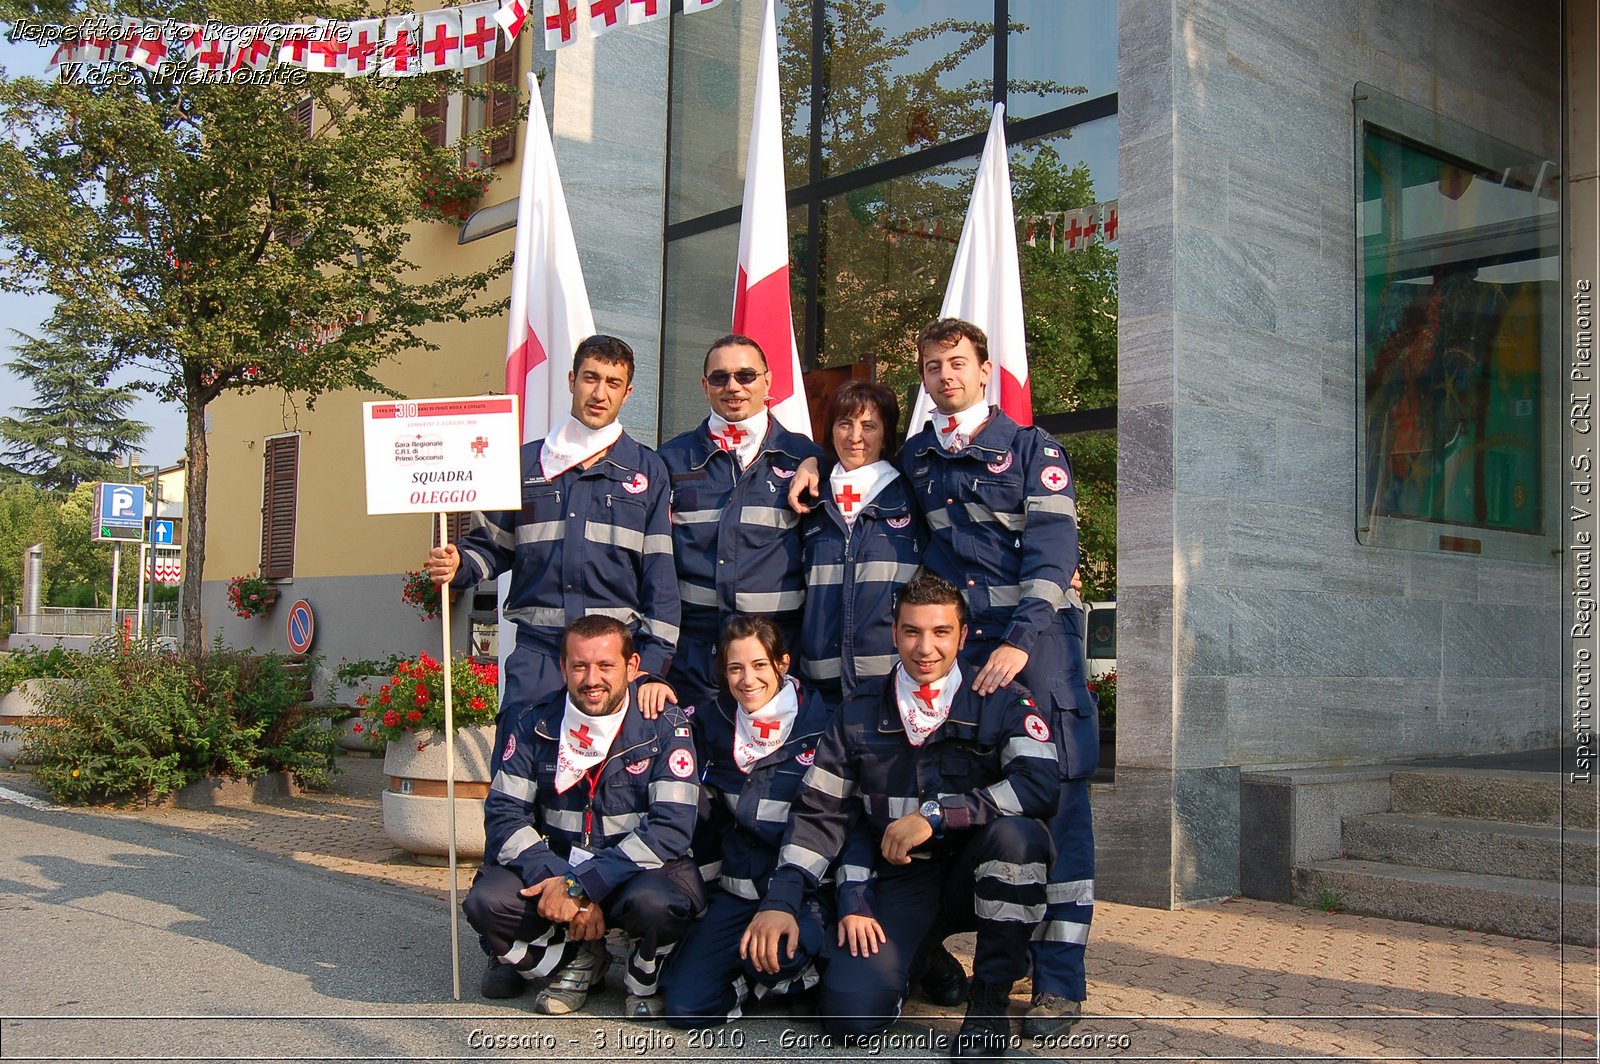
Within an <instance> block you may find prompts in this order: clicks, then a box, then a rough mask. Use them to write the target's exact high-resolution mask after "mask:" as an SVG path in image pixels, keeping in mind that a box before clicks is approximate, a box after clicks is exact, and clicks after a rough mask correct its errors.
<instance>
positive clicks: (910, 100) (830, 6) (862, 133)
mask: <svg viewBox="0 0 1600 1064" xmlns="http://www.w3.org/2000/svg"><path fill="white" fill-rule="evenodd" d="M824 17H825V18H826V20H827V21H826V24H825V26H824V39H825V42H826V44H825V47H826V49H827V66H826V67H825V70H826V74H827V81H826V84H825V85H824V88H823V92H824V94H825V95H824V98H823V115H822V169H823V175H822V176H826V175H831V174H842V173H847V172H849V171H851V170H855V169H858V168H860V167H863V166H868V165H870V164H872V163H880V162H884V161H885V160H888V159H895V158H899V157H900V156H902V155H907V154H910V153H911V152H915V151H919V150H921V149H923V148H926V147H929V146H930V145H934V144H942V143H945V142H946V141H949V140H954V139H956V138H958V137H964V136H966V135H968V134H970V133H982V132H983V131H984V129H985V128H987V126H988V122H989V114H990V111H991V109H992V107H993V99H994V7H993V5H992V4H989V3H974V2H973V0H891V2H889V3H883V2H881V0H827V7H826V9H825V16H824ZM807 32H809V27H808V29H807ZM798 43H799V42H790V41H788V40H785V41H784V42H781V43H780V47H793V46H795V45H796V44H798Z"/></svg>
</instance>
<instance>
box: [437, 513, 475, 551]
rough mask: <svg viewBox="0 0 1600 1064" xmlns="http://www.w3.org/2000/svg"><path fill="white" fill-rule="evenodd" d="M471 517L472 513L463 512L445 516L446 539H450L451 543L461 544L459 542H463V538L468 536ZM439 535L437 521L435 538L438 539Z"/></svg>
mask: <svg viewBox="0 0 1600 1064" xmlns="http://www.w3.org/2000/svg"><path fill="white" fill-rule="evenodd" d="M471 516H472V514H471V512H470V511H462V512H461V513H453V514H446V515H445V519H444V534H445V538H446V539H448V540H449V541H450V542H451V543H459V542H461V537H462V536H464V535H466V534H467V529H468V528H470V527H471V526H470V525H468V523H467V519H468V518H470V517H471ZM438 535H439V526H438V522H437V521H435V522H434V528H433V538H434V539H437V538H438Z"/></svg>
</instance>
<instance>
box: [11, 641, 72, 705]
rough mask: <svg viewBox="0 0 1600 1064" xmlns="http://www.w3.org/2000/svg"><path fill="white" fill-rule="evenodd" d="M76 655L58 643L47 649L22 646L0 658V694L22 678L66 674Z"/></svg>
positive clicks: (15, 684) (33, 678) (31, 678)
mask: <svg viewBox="0 0 1600 1064" xmlns="http://www.w3.org/2000/svg"><path fill="white" fill-rule="evenodd" d="M77 657H78V655H77V654H76V653H74V652H73V651H70V650H64V649H62V647H61V646H60V645H59V644H58V645H56V646H53V647H51V648H50V649H49V650H40V649H38V648H37V647H23V648H22V649H21V650H18V651H16V652H15V653H12V654H8V655H7V656H6V657H5V658H4V659H3V660H0V694H5V693H6V692H7V691H9V690H11V689H12V688H13V687H15V686H17V684H19V683H21V682H22V681H23V680H36V679H40V678H42V677H62V676H66V675H68V672H69V670H70V669H71V668H72V665H73V662H74V661H75V660H76V659H77Z"/></svg>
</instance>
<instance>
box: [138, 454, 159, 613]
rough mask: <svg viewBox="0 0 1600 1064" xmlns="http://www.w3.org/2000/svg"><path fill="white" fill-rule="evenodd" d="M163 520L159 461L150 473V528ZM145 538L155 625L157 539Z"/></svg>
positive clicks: (142, 597)
mask: <svg viewBox="0 0 1600 1064" xmlns="http://www.w3.org/2000/svg"><path fill="white" fill-rule="evenodd" d="M159 520H161V463H159V462H157V463H156V465H155V468H154V469H153V470H152V472H151V474H150V525H149V526H148V527H149V529H150V530H151V531H152V532H153V531H154V530H155V527H156V525H155V522H157V521H159ZM145 539H147V540H149V541H150V623H151V626H152V627H153V626H154V625H155V619H156V541H155V537H154V536H153V535H149V534H146V536H145ZM139 578H140V579H141V580H142V579H144V568H143V567H142V566H141V567H140V569H139ZM139 589H140V592H141V594H140V597H139V602H140V604H141V605H142V604H143V602H144V596H143V594H142V592H143V590H144V585H143V584H140V585H139ZM139 632H140V634H141V635H142V634H144V618H143V617H140V618H139ZM152 634H154V633H152Z"/></svg>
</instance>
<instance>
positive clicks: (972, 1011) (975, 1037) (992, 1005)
mask: <svg viewBox="0 0 1600 1064" xmlns="http://www.w3.org/2000/svg"><path fill="white" fill-rule="evenodd" d="M1010 1008H1011V984H1010V983H986V982H984V981H983V980H982V979H974V980H973V981H972V990H971V991H970V992H969V993H968V995H967V1018H966V1019H964V1020H962V1021H961V1030H960V1031H959V1032H958V1033H957V1034H956V1046H955V1052H954V1053H952V1054H951V1057H952V1059H955V1060H971V1059H974V1058H981V1057H1003V1056H1005V1055H1006V1050H1007V1049H1009V1048H1010V1047H1011V1019H1010V1017H1008V1016H1007V1015H1006V1012H1007V1010H1008V1009H1010Z"/></svg>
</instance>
